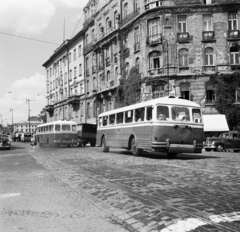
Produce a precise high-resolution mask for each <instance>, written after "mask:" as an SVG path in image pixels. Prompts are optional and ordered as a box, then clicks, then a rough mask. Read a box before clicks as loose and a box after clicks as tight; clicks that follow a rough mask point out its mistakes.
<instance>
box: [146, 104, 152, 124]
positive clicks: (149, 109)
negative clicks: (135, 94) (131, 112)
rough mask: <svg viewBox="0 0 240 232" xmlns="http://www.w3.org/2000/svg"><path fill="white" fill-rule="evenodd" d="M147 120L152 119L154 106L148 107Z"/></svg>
mask: <svg viewBox="0 0 240 232" xmlns="http://www.w3.org/2000/svg"><path fill="white" fill-rule="evenodd" d="M147 120H148V121H150V120H152V106H150V107H147Z"/></svg>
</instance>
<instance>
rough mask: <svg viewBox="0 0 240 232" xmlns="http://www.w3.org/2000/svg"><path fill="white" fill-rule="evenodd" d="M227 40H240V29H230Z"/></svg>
mask: <svg viewBox="0 0 240 232" xmlns="http://www.w3.org/2000/svg"><path fill="white" fill-rule="evenodd" d="M227 40H233V41H234V40H240V33H239V30H231V31H228V36H227Z"/></svg>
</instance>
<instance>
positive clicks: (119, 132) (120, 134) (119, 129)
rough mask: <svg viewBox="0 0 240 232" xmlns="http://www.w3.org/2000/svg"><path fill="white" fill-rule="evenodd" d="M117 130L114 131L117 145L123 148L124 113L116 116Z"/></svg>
mask: <svg viewBox="0 0 240 232" xmlns="http://www.w3.org/2000/svg"><path fill="white" fill-rule="evenodd" d="M116 120H117V121H116V129H114V136H115V144H116V146H118V147H122V146H123V127H122V124H123V112H120V113H117V115H116Z"/></svg>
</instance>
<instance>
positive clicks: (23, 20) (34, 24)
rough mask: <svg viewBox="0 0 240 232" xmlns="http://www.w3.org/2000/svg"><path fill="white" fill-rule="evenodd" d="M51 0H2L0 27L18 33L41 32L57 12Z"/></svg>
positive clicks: (34, 33)
mask: <svg viewBox="0 0 240 232" xmlns="http://www.w3.org/2000/svg"><path fill="white" fill-rule="evenodd" d="M55 10H56V8H55V6H54V4H53V3H52V2H51V1H50V0H7V1H1V7H0V28H3V29H12V30H14V31H15V33H16V34H25V35H26V34H27V35H32V34H33V35H38V34H41V33H42V32H43V31H44V30H45V29H46V28H47V27H48V24H49V22H50V19H51V17H53V16H54V14H55Z"/></svg>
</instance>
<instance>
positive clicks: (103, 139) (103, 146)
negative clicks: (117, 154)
mask: <svg viewBox="0 0 240 232" xmlns="http://www.w3.org/2000/svg"><path fill="white" fill-rule="evenodd" d="M102 151H103V152H109V147H108V146H107V145H106V139H105V137H103V138H102Z"/></svg>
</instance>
